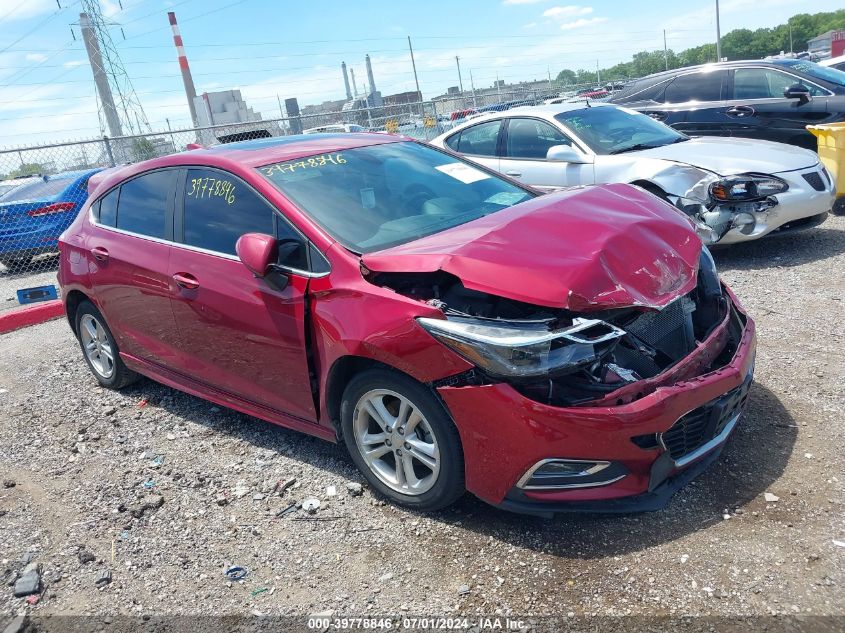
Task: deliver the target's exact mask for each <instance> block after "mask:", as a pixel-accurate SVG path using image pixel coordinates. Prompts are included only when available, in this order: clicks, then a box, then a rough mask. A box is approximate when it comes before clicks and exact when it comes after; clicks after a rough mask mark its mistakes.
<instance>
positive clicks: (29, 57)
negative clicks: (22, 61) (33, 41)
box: [26, 53, 47, 63]
mask: <svg viewBox="0 0 845 633" xmlns="http://www.w3.org/2000/svg"><path fill="white" fill-rule="evenodd" d="M26 61H28V62H38V63H41V62H44V61H47V56H46V55H45V54H44V53H27V54H26Z"/></svg>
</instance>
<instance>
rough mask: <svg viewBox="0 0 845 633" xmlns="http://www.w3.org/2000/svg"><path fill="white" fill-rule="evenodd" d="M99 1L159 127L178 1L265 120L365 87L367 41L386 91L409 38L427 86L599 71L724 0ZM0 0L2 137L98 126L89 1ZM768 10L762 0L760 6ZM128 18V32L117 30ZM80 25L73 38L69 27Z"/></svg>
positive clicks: (397, 82) (212, 74) (726, 19)
mask: <svg viewBox="0 0 845 633" xmlns="http://www.w3.org/2000/svg"><path fill="white" fill-rule="evenodd" d="M569 1H572V0H569ZM569 1H567V0H564V1H563V2H561V1H555V0H427V1H426V2H401V1H399V0H392V1H389V0H388V1H383V0H368V1H367V2H361V1H357V2H356V1H350V0H344V1H336V0H323V1H321V2H298V1H291V0H122V8H121V6H120V4H119V3H118V0H100V2H101V6H102V8H103V12H104V14H105V15H106V16H108V18H109V19H110V20H111V21H113V22H114V27H113V28H112V29H111V35H112V38H113V40H114V42H115V44H116V46H117V49H118V51H119V53H120V56H121V59H122V60H123V63H124V65H125V67H126V69H127V71H128V73H129V75H130V78H131V79H132V82H133V85H134V87H135V90H136V92H137V93H138V96H139V98H140V100H141V102H142V104H143V106H144V110H145V112H146V115H147V118H148V119H149V121H150V123H151V124H152V126H153V128H154V129H164V128H165V126H166V122H165V119H169V121H170V124H171V125H172V126H173V128H174V129H176V128H179V127H183V126H187V125H189V122H190V117H189V114H188V109H187V105H186V100H185V96H184V91H183V87H182V80H181V75H180V73H179V67H178V65H177V62H176V52H175V49H174V47H173V40H172V36H171V32H170V27H169V25H168V22H167V11H169V10H173V11H175V12H176V16H177V19H178V21H179V25H180V28H181V31H182V37H183V39H184V42H185V47H186V51H187V54H188V59H189V61H190V64H191V70H192V72H193V77H194V82H195V84H196V87H197V91H198V92H199V93H201V92H203V91H211V90H223V89H230V88H239V89H240V90H241V91H242V92H243V95H244V97H245V99H246V101H247V103H248V104H249V105H251V106H252V107H253V108H255V109H256V110H258V111H260V112H261V113H262V114H263V115H264V116H265V117H272V116H278V114H279V108H278V105H277V95H278V96H279V97H281V99H282V100H284V99H285V98H286V97H292V96H295V97H298V98H299V102H300V106H303V105H306V104H308V103H319V102H321V101H323V100H327V99H340V98H343V96H344V89H343V81H342V77H341V73H340V63H341V62H342V61H346V62H347V64H349V65H350V66H351V67H353V68H354V69H355V74H356V77H357V79H358V84H359V87H360V86H361V84H362V83H363V81H364V79H365V77H366V73H365V71H364V61H363V58H364V54H365V53H367V52H369V53H370V55H371V57H372V59H373V65H374V72H375V80H376V85H377V88H378V89H379V90H381V92H382V94H390V93H393V92H400V91H404V90H413V89H414V80H413V74H412V72H411V65H410V59H409V55H408V49H407V40H406V37H407V36H410V37H411V38H412V41H413V45H414V52H415V57H416V63H417V70H418V73H419V79H420V88H421V90H422V92H423V96H424V97H425V98H430V97H433V96H436V95H438V94H441V93H442V92H444V91H445V89H446V88H447V87H448V86H452V85H457V83H458V81H457V71H456V69H455V56H456V55H458V56H460V58H461V70H462V74H463V81H464V87H465V88H469V83H470V82H469V78H470V71H471V72H472V77H473V80H474V82H475V85H476V86H477V87H480V86H489V85H490V84H492V83H493V82H494V81H495V79H496V78H497V77H498V78H500V79H505V80H506V81H509V82H510V81H518V80H527V79H541V78H546V77H547V73H549V72H551V74H552V76H554V75H556V74H557V72H558V71H559V70H560V69H561V68H565V67H568V68H572V69H575V70H577V69H578V68H588V69H594V68H595V66H596V62H597V61H598V62H599V64H600V65H602V66H609V65H612V64H614V63H616V62H619V61H625V60H628V59H630V56H631V54H632V53H634V52H636V51H640V50H644V49H648V50H657V49H662V47H663V29H667V33H668V35H667V37H668V43H669V47H670V48H673V49H675V50H682V49H683V48H686V47H688V46H695V45H698V44H701V43H704V42H707V41H713V40H714V38H715V11H714V6H715V2H714V1H713V0H688V1H687V2H684V3H680V2H677V1H674V2H673V1H669V0H651V1H649V2H642V1H640V2H637V1H634V0H630V1H624V0H621V1H620V0H595V1H593V2H586V1H585V2H582V3H580V4H570V3H569ZM60 3H61V6H62V9H59V8H58V6H57V2H56V0H0V146H2V147H13V146H19V145H22V144H29V143H32V142H48V141H53V140H69V139H81V138H90V137H92V136H95V135H98V134H99V123H98V118H97V105H96V101H95V97H94V83H93V80H92V76H91V69H90V67H89V66H88V62H87V57H86V55H85V51H84V47H83V44H82V42H81V38H80V33H79V27H78V26H77V25H74V24H73V23H76V22H78V20H79V12H80V0H60ZM761 6H764V7H765V10H761ZM841 6H842V2H841V0H814V1H813V2H808V1H804V0H767V1H765V2H761V1H760V0H722V2H721V15H722V32H723V33H726V32H727V31H729V30H731V29H734V28H752V29H753V28H758V27H762V26H773V25H775V24H778V23H781V22H784V21H785V20H786V18H788V17H789V16H790V15H793V14H795V13H813V12H816V11H831V10H835V9H839V8H841ZM121 27H122V29H123V34H125V38H126V39H125V40H124V39H123V38H124V35H122V34H121ZM71 30H73V31H74V32H75V34H76V41H74V40H73V39H72V35H71Z"/></svg>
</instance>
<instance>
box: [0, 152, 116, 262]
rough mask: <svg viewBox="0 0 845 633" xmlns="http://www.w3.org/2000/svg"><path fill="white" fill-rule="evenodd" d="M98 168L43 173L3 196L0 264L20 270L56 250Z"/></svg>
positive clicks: (1, 201)
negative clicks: (37, 258)
mask: <svg viewBox="0 0 845 633" xmlns="http://www.w3.org/2000/svg"><path fill="white" fill-rule="evenodd" d="M98 171H101V170H100V169H99V168H98V169H88V170H84V171H69V172H65V173H61V174H54V175H52V176H43V177H39V178H37V179H35V180H29V181H27V182H25V183H24V184H22V185H20V186H18V187H15V188H13V189H11V190H10V191H8V192H6V193H4V194H3V195H0V263H2V264H3V265H4V266H6V268H8V269H9V270H12V269H19V268H22V267H24V266H26V265H27V264H29V262H30V261H31V260H32V258H33V257H35V256H36V255H39V254H41V253H49V252H52V251H55V250H56V249H57V247H58V242H59V235H61V234H62V232H63V231H64V230H65V229H66V228H67V227H68V226H70V224H71V222H73V220H74V218H75V217H76V214H77V213H78V212H79V210H80V209H81V208H82V205H83V204H84V203H85V200H86V199H87V198H88V179H89V178H90V177H91V176H92V175H93V174H96V173H97V172H98Z"/></svg>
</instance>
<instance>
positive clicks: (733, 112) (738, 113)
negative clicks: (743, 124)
mask: <svg viewBox="0 0 845 633" xmlns="http://www.w3.org/2000/svg"><path fill="white" fill-rule="evenodd" d="M725 114H727V115H728V116H735V117H746V116H751V115H752V114H754V108H752V107H751V106H744V105H740V106H734V107H732V108H728V109H727V110H725Z"/></svg>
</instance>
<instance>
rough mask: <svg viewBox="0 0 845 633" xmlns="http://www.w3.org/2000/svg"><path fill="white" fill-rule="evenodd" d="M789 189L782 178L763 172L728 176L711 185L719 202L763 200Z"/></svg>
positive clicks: (711, 191)
mask: <svg viewBox="0 0 845 633" xmlns="http://www.w3.org/2000/svg"><path fill="white" fill-rule="evenodd" d="M787 189H789V185H788V184H786V183H785V182H784V181H783V180H781V179H780V178H776V177H775V176H765V175H762V174H744V175H740V176H728V177H727V178H722V179H721V180H718V181H716V182H714V183H713V184H711V185H710V195H711V196H713V199H714V200H718V201H719V202H748V201H751V200H762V199H763V198H767V197H768V196H773V195H775V194H776V193H783V192H784V191H786V190H787Z"/></svg>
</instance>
